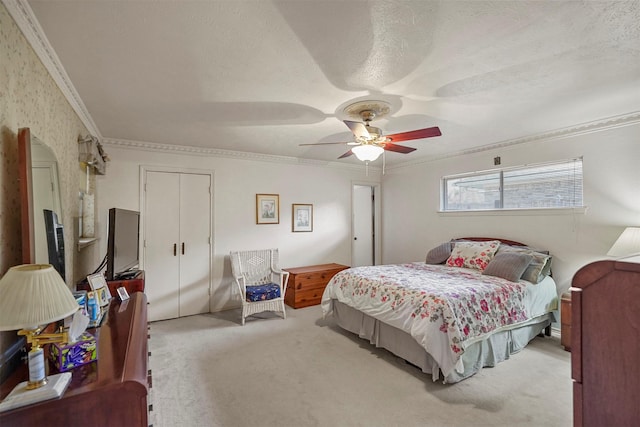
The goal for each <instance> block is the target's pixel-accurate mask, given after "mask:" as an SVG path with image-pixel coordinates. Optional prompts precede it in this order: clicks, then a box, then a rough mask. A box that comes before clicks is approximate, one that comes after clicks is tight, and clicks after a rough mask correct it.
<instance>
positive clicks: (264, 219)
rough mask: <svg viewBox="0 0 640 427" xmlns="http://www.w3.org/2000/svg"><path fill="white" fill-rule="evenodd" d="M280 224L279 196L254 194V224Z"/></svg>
mask: <svg viewBox="0 0 640 427" xmlns="http://www.w3.org/2000/svg"><path fill="white" fill-rule="evenodd" d="M279 223H280V196H279V195H278V194H256V224H279Z"/></svg>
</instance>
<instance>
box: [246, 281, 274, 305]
mask: <svg viewBox="0 0 640 427" xmlns="http://www.w3.org/2000/svg"><path fill="white" fill-rule="evenodd" d="M274 298H280V286H279V285H278V284H276V283H267V284H266V285H258V286H247V301H249V302H253V301H266V300H270V299H274Z"/></svg>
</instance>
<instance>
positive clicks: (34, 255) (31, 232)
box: [18, 128, 65, 278]
mask: <svg viewBox="0 0 640 427" xmlns="http://www.w3.org/2000/svg"><path fill="white" fill-rule="evenodd" d="M18 149H19V153H20V162H19V163H20V181H21V185H20V190H21V197H22V206H23V207H24V208H25V209H23V212H22V233H23V236H22V241H23V253H22V255H23V262H25V263H37V264H52V265H54V267H56V269H57V270H58V271H59V272H60V273H61V275H62V277H63V278H64V276H65V274H64V243H63V242H64V237H63V232H62V226H61V224H60V219H61V218H62V203H61V198H60V182H59V177H58V161H57V159H56V156H55V154H54V153H53V151H52V150H51V149H50V148H49V147H48V146H47V145H45V144H44V143H43V142H42V141H40V140H39V139H38V138H37V137H35V136H34V135H31V134H30V132H29V129H26V128H25V129H20V131H19V132H18Z"/></svg>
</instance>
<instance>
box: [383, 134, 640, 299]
mask: <svg viewBox="0 0 640 427" xmlns="http://www.w3.org/2000/svg"><path fill="white" fill-rule="evenodd" d="M495 156H500V157H501V160H502V165H501V166H503V167H509V166H517V165H523V164H529V163H540V162H548V161H555V160H561V159H569V158H574V157H579V156H583V159H584V161H583V173H584V201H585V204H586V206H587V207H588V208H587V210H586V212H585V213H567V212H564V213H563V214H558V215H549V214H534V213H533V212H531V211H527V212H525V213H523V214H513V213H512V214H507V213H504V214H500V215H490V214H485V215H481V214H440V213H438V209H439V207H440V202H439V200H440V187H439V186H440V178H441V177H442V176H445V175H451V174H456V173H462V172H470V171H480V170H487V169H493V168H495V166H493V158H494V157H495ZM639 160H640V124H637V123H636V124H632V125H627V126H624V127H619V128H613V129H607V130H601V131H598V132H593V133H588V134H583V135H576V136H572V137H565V138H556V139H548V140H545V141H536V142H531V143H526V144H520V145H517V146H512V147H510V148H506V149H505V148H503V149H496V150H491V151H485V152H481V153H475V154H470V155H465V156H459V157H453V158H447V159H441V160H437V161H432V162H425V163H422V164H419V165H413V166H406V167H402V168H394V169H392V170H387V174H386V175H385V176H384V179H383V192H384V200H383V213H382V220H383V242H384V250H383V253H384V259H383V262H384V263H395V262H406V261H418V260H423V259H424V257H425V255H426V253H427V252H428V250H429V249H431V248H432V247H434V246H436V245H437V244H439V243H441V242H444V241H447V240H449V239H451V238H453V237H464V236H490V237H503V238H509V239H511V240H516V241H520V242H523V243H526V244H529V245H531V246H535V247H537V248H540V249H548V250H550V251H551V254H552V255H553V257H554V264H553V274H554V277H555V279H556V281H557V282H558V288H559V292H563V291H565V290H566V289H568V288H569V286H570V283H571V279H572V277H573V275H574V274H575V272H576V271H577V270H578V269H579V268H580V267H582V266H584V265H585V264H587V263H589V262H592V261H595V260H597V259H603V258H608V257H607V256H606V253H607V251H608V250H609V248H610V247H611V245H612V244H613V242H614V241H615V240H616V239H617V238H618V236H619V235H620V233H621V232H622V231H623V230H624V228H625V227H626V226H640V165H639V162H638V161H639Z"/></svg>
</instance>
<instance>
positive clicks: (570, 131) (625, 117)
mask: <svg viewBox="0 0 640 427" xmlns="http://www.w3.org/2000/svg"><path fill="white" fill-rule="evenodd" d="M637 123H640V111H634V112H632V113H627V114H621V115H619V116H612V117H607V118H604V119H599V120H594V121H591V122H586V123H580V124H577V125H574V126H569V127H566V128H560V129H556V130H552V131H548V132H543V133H539V134H534V135H529V136H525V137H522V138H515V139H508V140H505V141H500V142H496V143H493V144H487V145H483V146H481V147H474V148H470V149H468V150H460V151H456V152H453V153H447V154H443V155H440V156H430V157H423V158H421V159H418V160H413V161H408V162H404V163H401V164H398V165H393V166H387V168H386V169H387V170H395V169H401V168H405V167H410V166H415V165H420V164H423V163H430V162H434V161H437V160H443V159H448V158H451V157H458V156H464V155H468V154H475V153H481V152H483V151H490V150H496V149H500V148H506V147H512V146H514V145H520V144H527V143H531V142H541V141H544V142H547V141H552V140H557V139H564V138H571V137H574V136H578V135H586V134H590V133H595V132H602V131H604V130H608V129H615V128H618V127H624V126H630V125H634V124H637Z"/></svg>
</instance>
